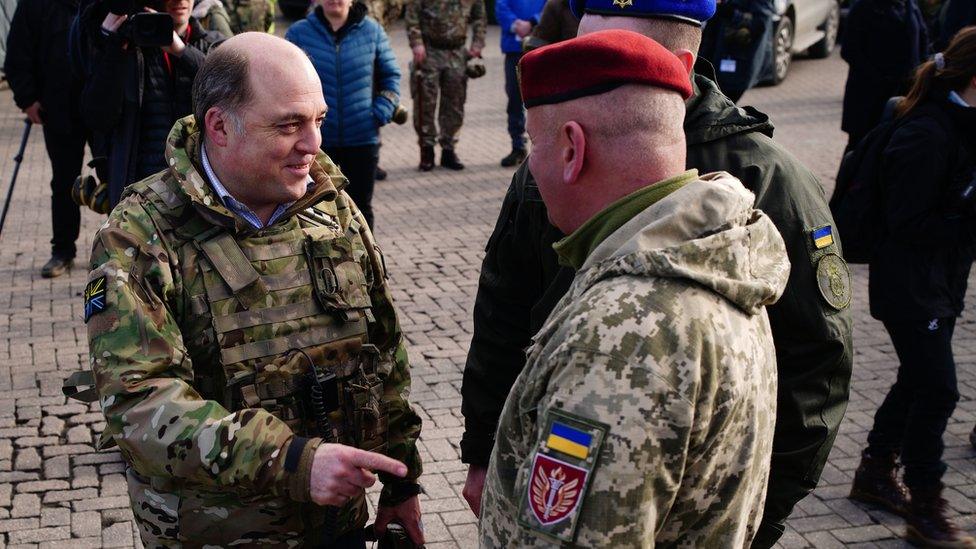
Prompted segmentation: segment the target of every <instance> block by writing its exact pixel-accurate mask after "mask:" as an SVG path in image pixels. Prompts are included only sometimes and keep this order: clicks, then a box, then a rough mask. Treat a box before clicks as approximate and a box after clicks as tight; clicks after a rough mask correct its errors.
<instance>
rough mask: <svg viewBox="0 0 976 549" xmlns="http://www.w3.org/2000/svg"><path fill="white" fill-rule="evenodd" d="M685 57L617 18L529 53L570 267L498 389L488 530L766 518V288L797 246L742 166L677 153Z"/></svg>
mask: <svg viewBox="0 0 976 549" xmlns="http://www.w3.org/2000/svg"><path fill="white" fill-rule="evenodd" d="M685 53H687V52H685ZM683 60H684V61H686V64H685V65H684V66H683V65H682V63H681V62H680V61H679V60H678V58H677V57H676V56H674V55H673V54H671V53H670V52H669V51H668V50H667V49H665V48H664V47H662V46H660V45H659V44H657V43H656V42H654V41H652V40H651V39H650V38H647V37H644V36H642V35H639V34H637V33H633V32H629V31H621V30H612V31H603V32H599V33H594V34H591V35H589V36H586V37H582V38H576V39H573V40H570V41H568V42H563V43H561V44H556V45H552V46H548V47H545V48H541V49H538V50H535V51H532V52H530V53H527V54H526V55H525V56H524V58H523V60H522V62H521V74H522V93H523V98H524V100H525V103H526V106H527V107H529V110H528V126H527V128H528V130H529V135H530V136H531V138H532V141H533V150H532V154H531V156H530V157H529V163H530V164H531V165H532V171H533V173H534V174H535V175H536V180H537V181H538V184H539V189H540V191H541V192H542V197H543V200H545V202H546V206H547V208H548V211H549V212H550V215H551V218H552V221H553V223H554V224H555V225H556V226H557V227H559V228H560V229H561V230H563V231H564V232H565V233H566V234H568V235H569V236H568V237H566V238H565V239H564V240H562V241H560V242H559V243H558V244H556V246H555V247H556V251H557V253H558V254H559V256H560V261H561V262H562V263H563V264H566V265H571V266H572V267H574V268H575V269H577V275H576V277H575V279H574V280H573V283H572V286H571V288H570V290H569V293H568V294H566V296H565V297H563V299H562V300H561V301H560V302H559V304H558V305H557V306H556V307H555V309H554V310H553V312H552V314H551V315H550V316H549V318H548V319H547V320H546V322H545V324H544V325H543V328H542V329H541V330H540V331H539V332H538V333H537V334H536V336H535V338H534V339H533V345H532V347H531V348H530V349H529V351H528V363H527V364H526V367H525V370H524V371H523V372H522V374H521V375H520V376H519V378H518V380H517V381H516V383H515V386H514V387H513V389H512V392H511V393H510V394H509V397H508V399H507V400H506V402H505V407H504V409H503V411H502V415H501V419H500V423H499V427H498V433H497V439H496V443H495V447H494V450H493V452H492V456H491V462H490V465H489V469H488V477H487V481H486V484H485V492H484V499H483V501H482V507H481V512H482V514H481V522H480V528H479V530H480V539H481V546H482V547H489V548H502V547H549V546H553V547H555V546H563V547H565V546H573V547H653V546H655V545H658V544H660V545H662V546H668V547H672V546H674V547H748V544H749V543H750V542H751V540H752V537H753V535H754V534H755V532H756V528H757V527H758V525H759V520H760V517H761V515H762V509H763V498H764V496H765V491H766V481H767V478H768V472H769V456H770V453H771V451H772V438H773V430H774V423H775V415H776V399H775V396H776V365H775V364H776V356H775V350H774V348H773V340H772V335H771V332H770V327H769V320H768V317H767V315H766V312H765V306H766V305H769V304H771V303H773V302H775V301H776V299H777V298H778V297H779V296H780V295H781V293H782V292H783V289H784V287H785V286H786V280H787V277H788V275H789V269H790V264H789V260H788V259H787V255H786V248H785V246H784V244H783V240H782V238H781V237H780V235H779V232H778V231H777V230H776V228H775V226H774V225H773V223H772V221H771V220H770V219H769V218H768V217H767V216H766V215H765V214H763V213H762V212H760V211H758V210H756V209H754V208H753V201H754V200H755V198H754V196H753V194H752V193H751V192H749V191H748V190H746V189H745V188H744V187H743V186H742V184H741V183H740V182H739V181H738V180H737V179H735V178H734V177H732V176H731V175H729V174H727V173H714V174H710V175H704V176H700V177H699V176H698V173H697V171H695V170H689V171H684V162H685V156H684V150H685V143H684V134H683V132H682V127H681V122H682V117H683V114H684V113H683V111H684V108H683V104H682V101H681V97H680V96H681V95H683V96H684V97H687V96H689V95H690V94H691V86H690V83H689V81H688V72H687V70H690V68H691V56H690V54H688V55H687V56H685V57H684V59H683ZM566 67H573V69H570V70H567V69H566ZM608 87H616V88H615V89H613V90H612V91H609V92H604V93H601V91H602V90H606V89H607V88H608ZM594 94H596V95H594ZM581 95H582V96H583V97H582V98H577V99H570V100H568V101H567V100H566V98H567V97H580V96H581ZM606 105H613V106H614V107H613V111H610V110H608V109H606V108H605V107H606ZM584 128H585V129H584ZM583 143H585V148H583V147H581V145H582V144H583ZM634 151H641V154H640V155H635V154H633V152H634ZM584 163H585V164H586V168H585V171H584V168H583V165H584ZM675 174H677V175H675Z"/></svg>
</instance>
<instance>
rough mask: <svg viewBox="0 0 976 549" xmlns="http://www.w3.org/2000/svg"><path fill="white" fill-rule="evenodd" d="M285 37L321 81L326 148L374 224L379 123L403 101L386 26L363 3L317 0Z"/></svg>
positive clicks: (323, 143) (364, 214)
mask: <svg viewBox="0 0 976 549" xmlns="http://www.w3.org/2000/svg"><path fill="white" fill-rule="evenodd" d="M316 3H317V6H316V7H315V9H314V10H313V11H312V13H310V14H309V15H308V17H306V18H305V19H304V20H302V21H299V22H298V23H295V24H294V25H292V26H291V28H289V29H288V32H287V33H286V34H285V38H286V39H287V40H288V41H289V42H292V43H293V44H295V45H297V46H298V47H300V48H302V49H303V50H305V53H307V54H308V56H309V58H310V59H311V60H312V65H313V66H314V67H315V71H316V72H317V73H318V75H319V78H320V79H321V80H322V91H323V92H324V93H325V103H326V104H327V105H328V106H329V112H328V114H327V115H326V117H325V123H324V124H323V125H322V149H323V150H325V152H326V154H328V155H329V157H330V158H331V159H332V160H333V161H334V162H335V163H336V164H338V165H339V168H340V169H341V170H342V173H343V175H345V176H346V177H347V178H348V179H349V186H348V187H346V192H347V193H349V196H350V197H352V199H353V201H354V202H355V203H356V205H357V206H358V207H359V209H360V211H362V212H363V217H365V218H366V222H367V224H369V226H370V228H371V229H375V226H374V224H373V207H372V201H373V186H374V184H375V182H376V163H377V162H378V161H379V142H380V136H379V128H380V126H384V125H386V124H389V123H390V121H391V120H392V119H393V113H394V111H395V110H396V106H397V105H398V104H399V103H400V69H399V67H398V66H397V60H396V57H394V55H393V50H392V49H391V48H390V40H389V38H387V36H386V32H385V31H384V30H383V27H381V26H380V24H379V23H377V22H376V21H375V20H374V19H373V18H371V17H369V16H367V12H368V9H367V7H366V5H365V4H363V3H362V2H358V1H356V2H354V1H353V0H317V2H316Z"/></svg>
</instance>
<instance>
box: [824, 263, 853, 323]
mask: <svg viewBox="0 0 976 549" xmlns="http://www.w3.org/2000/svg"><path fill="white" fill-rule="evenodd" d="M851 285H852V281H851V269H850V267H848V266H847V262H846V261H844V260H843V258H841V257H840V256H839V255H837V254H827V255H825V256H823V257H821V258H820V261H818V262H817V286H818V287H819V288H820V295H822V296H823V298H824V300H826V301H827V304H828V305H830V306H831V307H833V308H835V309H837V310H838V311H841V310H844V309H846V308H847V307H848V306H850V304H851Z"/></svg>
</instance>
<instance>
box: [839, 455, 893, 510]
mask: <svg viewBox="0 0 976 549" xmlns="http://www.w3.org/2000/svg"><path fill="white" fill-rule="evenodd" d="M848 497H849V498H851V499H853V500H855V501H860V502H863V503H868V504H871V505H875V506H877V507H881V508H882V509H884V510H886V511H890V512H892V513H894V514H896V515H899V516H903V517H904V516H905V515H906V514H907V513H908V489H907V488H905V484H904V483H903V482H902V481H901V479H900V478H898V459H897V456H896V454H895V453H893V452H892V453H890V454H887V455H882V456H872V455H871V454H870V453H868V451H867V450H865V451H864V452H863V453H862V454H861V464H860V465H859V466H858V467H857V471H855V472H854V484H853V485H852V486H851V495H850V496H848Z"/></svg>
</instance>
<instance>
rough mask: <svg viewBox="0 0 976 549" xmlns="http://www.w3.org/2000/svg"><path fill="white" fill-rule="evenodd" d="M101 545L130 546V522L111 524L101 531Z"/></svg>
mask: <svg viewBox="0 0 976 549" xmlns="http://www.w3.org/2000/svg"><path fill="white" fill-rule="evenodd" d="M102 547H106V548H108V547H132V523H131V522H120V523H118V524H113V525H111V526H109V527H108V528H106V529H105V531H104V532H103V533H102Z"/></svg>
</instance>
